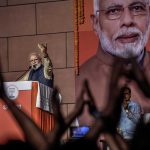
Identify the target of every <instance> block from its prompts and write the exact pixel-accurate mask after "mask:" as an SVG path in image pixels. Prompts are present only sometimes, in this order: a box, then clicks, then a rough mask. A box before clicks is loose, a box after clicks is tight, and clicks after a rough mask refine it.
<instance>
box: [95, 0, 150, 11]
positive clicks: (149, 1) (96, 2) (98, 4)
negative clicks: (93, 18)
mask: <svg viewBox="0 0 150 150" xmlns="http://www.w3.org/2000/svg"><path fill="white" fill-rule="evenodd" d="M145 3H147V4H148V5H149V6H150V0H145ZM93 5H94V14H96V12H97V10H99V9H100V8H99V7H100V0H93Z"/></svg>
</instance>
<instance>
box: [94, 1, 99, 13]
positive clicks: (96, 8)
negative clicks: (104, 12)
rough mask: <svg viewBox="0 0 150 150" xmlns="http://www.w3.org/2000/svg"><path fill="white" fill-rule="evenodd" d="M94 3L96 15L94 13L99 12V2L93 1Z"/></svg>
mask: <svg viewBox="0 0 150 150" xmlns="http://www.w3.org/2000/svg"><path fill="white" fill-rule="evenodd" d="M93 2H94V4H93V5H94V14H96V11H97V10H99V5H100V0H93Z"/></svg>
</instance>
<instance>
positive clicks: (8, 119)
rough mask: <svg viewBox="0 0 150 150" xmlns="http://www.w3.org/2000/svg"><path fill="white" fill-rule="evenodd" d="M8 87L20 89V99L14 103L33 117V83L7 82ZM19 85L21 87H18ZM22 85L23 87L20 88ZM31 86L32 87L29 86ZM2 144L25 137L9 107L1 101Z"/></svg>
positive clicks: (0, 132)
mask: <svg viewBox="0 0 150 150" xmlns="http://www.w3.org/2000/svg"><path fill="white" fill-rule="evenodd" d="M4 84H6V85H7V87H13V86H15V87H16V88H17V89H18V97H17V98H16V99H14V100H13V101H15V102H16V106H17V107H18V108H19V109H21V110H23V111H24V112H25V113H27V115H29V116H31V97H32V96H31V95H32V83H31V82H29V81H25V82H24V81H21V82H7V83H4ZM18 84H19V85H18ZM20 85H21V86H22V87H20ZM29 85H30V86H29ZM11 90H13V88H11ZM0 116H1V121H0V144H4V143H6V142H7V141H8V140H15V139H21V140H23V139H24V135H23V133H22V130H21V128H20V126H19V125H18V123H17V121H16V120H15V118H14V117H13V115H12V114H11V112H10V111H9V108H8V107H7V105H6V104H5V103H4V102H3V101H2V100H0Z"/></svg>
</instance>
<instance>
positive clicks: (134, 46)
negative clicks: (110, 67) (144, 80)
mask: <svg viewBox="0 0 150 150" xmlns="http://www.w3.org/2000/svg"><path fill="white" fill-rule="evenodd" d="M99 31H100V28H99ZM131 33H138V35H139V38H138V40H136V41H135V42H133V43H124V44H122V43H120V42H118V41H117V40H116V38H117V37H118V36H121V35H128V34H131ZM98 36H99V39H100V43H101V47H102V49H103V50H104V51H105V52H107V53H109V54H111V55H114V56H117V57H120V58H131V57H140V54H141V53H142V52H143V51H144V47H145V45H146V43H147V41H148V36H149V26H148V27H147V30H146V31H145V33H142V32H141V31H140V30H138V29H137V28H133V27H132V28H128V29H125V30H120V31H119V32H117V33H116V34H115V35H113V38H112V40H109V38H108V37H107V35H106V34H105V32H103V31H100V32H99V35H98Z"/></svg>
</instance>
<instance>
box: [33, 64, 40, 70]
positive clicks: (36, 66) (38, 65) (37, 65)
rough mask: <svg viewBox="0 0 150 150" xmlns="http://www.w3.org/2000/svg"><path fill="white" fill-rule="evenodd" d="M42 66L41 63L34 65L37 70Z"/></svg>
mask: <svg viewBox="0 0 150 150" xmlns="http://www.w3.org/2000/svg"><path fill="white" fill-rule="evenodd" d="M40 66H41V63H38V64H35V65H32V69H34V70H37V69H38V68H39V67H40Z"/></svg>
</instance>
